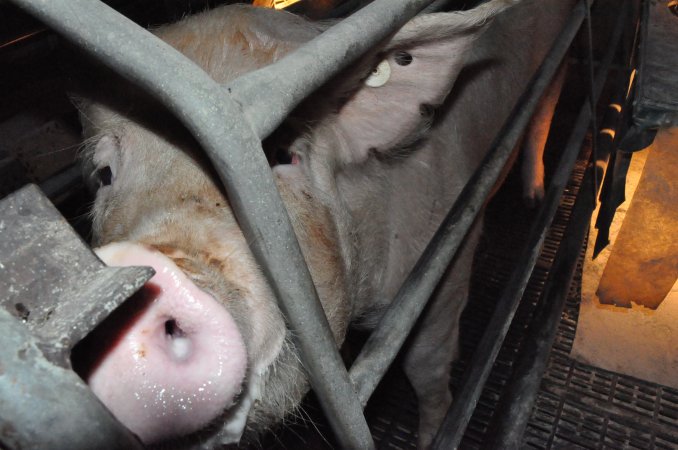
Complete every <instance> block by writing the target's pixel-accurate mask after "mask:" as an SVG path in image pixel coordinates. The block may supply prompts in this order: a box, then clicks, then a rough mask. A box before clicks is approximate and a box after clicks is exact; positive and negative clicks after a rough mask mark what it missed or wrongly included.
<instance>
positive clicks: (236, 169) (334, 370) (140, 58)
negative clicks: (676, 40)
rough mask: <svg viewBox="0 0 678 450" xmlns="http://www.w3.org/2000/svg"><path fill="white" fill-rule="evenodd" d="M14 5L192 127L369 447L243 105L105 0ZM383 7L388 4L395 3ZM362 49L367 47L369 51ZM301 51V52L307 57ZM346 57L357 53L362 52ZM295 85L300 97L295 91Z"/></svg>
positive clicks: (358, 441) (325, 391)
mask: <svg viewBox="0 0 678 450" xmlns="http://www.w3.org/2000/svg"><path fill="white" fill-rule="evenodd" d="M11 1H12V2H13V3H15V4H16V5H17V6H19V7H21V8H23V9H25V10H26V11H27V12H29V13H30V14H32V15H33V16H35V17H37V18H38V19H40V20H42V21H43V22H45V23H46V24H48V25H49V26H50V27H52V28H54V29H55V30H56V31H58V32H60V33H61V34H63V35H65V36H66V37H68V38H69V39H70V40H72V41H73V42H75V43H76V44H77V45H78V46H80V47H81V48H83V49H84V50H86V51H87V52H88V53H90V54H91V55H93V56H94V57H96V58H97V59H99V60H100V61H101V62H102V63H104V64H106V65H108V66H109V67H111V68H112V69H113V70H115V71H116V72H118V73H120V74H121V75H123V76H124V77H126V78H128V79H130V80H132V81H133V82H134V83H136V84H137V85H139V86H141V87H143V88H145V89H146V90H147V91H148V92H150V93H151V94H152V95H153V96H155V97H156V98H158V99H159V100H160V101H161V102H162V103H163V104H164V105H165V106H167V107H168V108H169V110H170V111H172V112H173V113H174V114H175V115H176V117H177V118H179V119H180V120H181V121H182V122H183V123H184V124H185V125H186V127H187V128H188V129H189V131H191V133H192V134H193V135H194V136H195V138H196V139H197V140H198V142H199V143H200V144H201V145H202V147H203V149H204V150H205V152H206V153H207V155H208V156H209V158H210V160H211V161H212V163H213V164H214V167H215V168H216V170H217V172H218V173H219V176H220V178H221V180H222V182H223V183H224V186H225V187H226V191H227V193H228V197H229V200H230V202H231V204H232V207H233V210H234V212H235V215H236V217H237V219H238V222H239V224H240V226H241V229H242V230H243V233H244V235H245V238H246V239H247V241H248V242H249V243H250V245H251V249H252V252H253V254H254V256H255V258H256V260H257V261H258V262H259V264H260V265H261V266H262V268H263V271H264V274H265V275H266V277H267V279H268V280H269V282H270V284H271V286H272V288H273V290H274V292H275V294H276V297H277V298H278V301H279V304H280V308H281V310H282V311H283V313H284V315H285V317H286V319H287V321H288V324H289V326H290V328H291V330H292V333H293V334H294V336H295V338H296V341H297V345H298V347H299V349H300V353H301V358H302V361H303V363H304V367H305V368H306V369H307V371H308V374H309V378H310V381H311V385H312V387H313V389H314V390H315V392H316V394H317V395H318V397H319V398H320V400H321V404H322V406H323V409H324V411H325V414H326V415H327V417H328V420H329V422H330V424H331V426H332V428H333V430H334V431H335V433H336V437H337V440H338V442H339V443H340V445H341V446H342V447H344V448H373V446H374V443H373V442H372V438H371V436H370V433H369V429H368V428H367V424H366V422H365V418H364V416H363V413H362V408H361V405H360V403H359V402H358V400H357V397H356V395H355V390H354V388H353V386H352V384H351V382H350V380H349V378H348V374H347V372H346V368H345V367H344V364H343V362H342V360H341V358H340V356H339V353H338V351H337V346H336V344H335V342H334V340H333V337H332V333H331V331H330V328H329V325H328V323H327V319H326V317H325V315H324V312H323V310H322V307H321V306H320V303H319V301H318V297H317V293H316V291H315V287H314V285H313V282H312V280H311V276H310V274H309V272H308V268H307V266H306V263H305V261H304V258H303V256H302V254H301V250H300V248H299V244H298V242H297V240H296V237H295V235H294V232H293V229H292V226H291V224H290V221H289V217H288V216H287V212H286V210H285V208H284V206H283V204H282V201H281V199H280V195H279V193H278V191H277V189H276V186H275V184H274V181H273V177H272V174H271V170H270V168H269V166H268V163H267V161H266V158H265V156H264V153H263V150H262V149H261V142H260V139H259V136H258V135H257V133H255V132H254V129H253V127H252V126H251V125H250V124H249V123H247V122H246V121H245V120H243V117H242V110H241V108H240V105H239V104H238V103H237V102H235V101H234V100H233V99H232V98H231V97H230V96H229V95H228V94H227V90H226V89H223V88H221V87H220V86H219V85H217V84H216V83H215V82H214V81H213V80H212V79H211V78H210V77H209V76H208V75H207V74H206V73H205V72H203V71H202V70H201V69H200V68H199V67H197V66H195V65H194V64H193V63H192V62H190V61H189V60H188V59H186V58H185V57H184V56H183V55H181V54H180V53H179V52H178V51H176V50H175V49H173V48H171V47H170V46H169V45H167V44H166V43H164V42H162V41H161V40H159V39H158V38H156V37H155V36H152V35H151V34H150V33H148V32H146V31H144V30H141V29H140V28H139V27H137V26H136V25H134V24H133V23H132V22H130V21H129V20H127V19H125V18H124V17H123V16H121V15H120V14H118V13H117V12H115V11H114V10H112V9H111V8H109V7H107V6H106V5H104V4H102V3H100V2H92V1H89V0H11ZM380 3H381V4H382V7H383V5H384V4H386V3H389V4H390V3H391V0H388V1H386V0H382V1H381V2H380ZM393 3H396V2H393ZM398 3H402V4H403V5H406V6H409V8H410V9H407V8H406V9H407V10H412V14H414V12H416V9H415V8H414V7H413V6H412V5H414V4H417V3H420V4H422V6H423V5H424V3H426V2H424V1H421V0H420V1H419V2H407V1H402V2H398ZM380 10H381V9H379V11H380ZM403 17H405V16H402V17H401V20H404V18H403ZM393 20H394V21H393V22H392V26H396V25H397V24H398V23H399V22H397V21H395V20H396V19H393ZM379 29H380V30H385V29H384V28H382V27H379ZM382 32H384V33H386V31H382ZM356 45H358V46H359V48H361V49H363V50H366V49H367V46H366V45H362V44H360V43H357V44H356ZM346 51H347V52H349V51H348V50H346ZM304 52H305V50H301V53H302V56H301V57H302V58H304V55H303V54H304ZM349 53H350V54H351V55H352V56H353V57H357V56H358V53H357V52H353V51H351V52H349ZM315 66H317V65H315V64H314V67H315ZM335 69H336V67H335ZM318 70H320V71H321V72H322V75H320V76H319V77H318V78H316V79H315V82H316V83H321V82H322V81H321V80H322V78H323V77H329V76H331V74H332V72H331V71H330V70H329V69H325V68H319V69H318ZM300 82H303V83H305V82H306V80H305V79H302V80H300ZM289 88H290V89H292V90H293V91H294V92H296V93H297V94H296V95H297V96H298V95H301V94H299V92H301V91H299V90H298V89H295V88H294V87H292V86H290V87H289ZM302 91H303V90H302ZM281 95H285V94H284V92H283V93H281ZM290 98H291V101H289V102H287V103H286V105H287V106H286V107H284V106H280V103H278V106H276V108H275V109H276V111H277V113H278V114H282V111H283V109H284V108H291V107H292V105H293V104H294V102H295V101H298V99H297V98H296V96H293V97H290ZM277 117H278V118H279V119H280V116H277ZM276 120H277V119H276ZM267 123H268V124H269V126H271V124H273V123H274V121H271V120H270V119H269V120H268V121H267ZM260 129H261V128H259V130H260Z"/></svg>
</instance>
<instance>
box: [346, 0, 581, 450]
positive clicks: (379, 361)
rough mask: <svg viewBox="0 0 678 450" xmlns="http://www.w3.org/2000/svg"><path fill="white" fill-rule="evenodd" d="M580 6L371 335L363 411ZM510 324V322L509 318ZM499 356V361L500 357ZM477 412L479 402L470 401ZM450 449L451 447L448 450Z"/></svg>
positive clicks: (571, 30)
mask: <svg viewBox="0 0 678 450" xmlns="http://www.w3.org/2000/svg"><path fill="white" fill-rule="evenodd" d="M584 1H585V0H581V1H580V2H579V3H578V4H577V6H576V7H575V8H574V10H573V11H572V14H571V15H570V18H569V19H568V22H567V23H566V25H565V27H564V28H563V31H562V32H561V34H560V35H559V37H558V38H557V40H556V42H555V43H554V45H553V47H552V48H551V50H550V52H549V54H548V55H547V57H546V59H545V60H544V62H543V63H542V65H541V66H540V67H539V69H538V71H537V73H536V74H535V76H534V77H533V79H532V80H531V82H530V84H529V86H528V88H527V90H526V91H525V92H524V93H523V95H522V96H521V98H520V100H519V101H518V104H517V106H516V108H515V109H514V113H513V114H512V115H511V117H512V118H513V120H511V121H509V122H508V123H507V124H506V125H505V126H504V127H503V128H502V129H501V131H500V132H499V134H498V135H497V138H496V139H495V141H494V144H493V145H492V148H491V150H490V151H489V153H488V155H487V157H486V158H485V160H484V162H483V164H482V166H481V167H480V169H479V170H478V171H477V172H476V173H475V174H474V176H473V177H472V178H471V180H470V181H469V183H468V184H467V185H466V187H465V188H464V190H463V191H462V193H461V195H460V196H459V199H458V200H457V201H456V203H455V204H454V206H453V207H452V209H451V210H450V212H449V213H448V214H447V216H446V217H445V219H444V220H443V223H442V224H441V225H440V228H439V229H438V231H437V232H436V234H435V235H434V236H433V239H432V240H431V242H430V243H429V244H428V246H427V247H426V249H425V250H424V253H423V255H422V256H421V258H420V259H419V261H418V262H417V264H416V265H415V266H414V268H413V269H412V271H411V272H410V274H409V275H408V277H407V279H406V280H405V283H404V284H403V286H402V287H401V288H400V291H399V292H398V294H397V295H396V297H395V299H394V300H393V303H392V304H391V306H390V307H389V309H388V310H387V311H386V313H385V314H384V316H383V317H382V319H381V321H380V322H379V325H378V326H377V328H376V329H375V330H374V331H373V332H372V334H371V335H370V337H369V339H368V341H367V343H366V344H365V346H364V347H363V350H362V352H361V353H360V355H359V356H358V358H357V359H356V361H355V362H354V363H353V366H352V367H351V370H350V372H349V374H350V377H351V379H352V380H353V382H354V383H355V384H356V386H357V387H358V396H359V398H360V401H361V402H362V404H363V405H365V404H366V402H367V400H368V399H369V398H370V396H371V395H372V392H373V391H374V389H375V388H376V386H377V384H378V383H379V381H380V380H381V378H382V377H383V375H384V373H385V372H386V370H387V369H388V367H389V366H390V365H391V363H392V362H393V360H394V359H395V356H396V355H397V353H398V351H399V350H400V347H401V346H402V344H403V343H404V341H405V339H406V338H407V336H408V334H409V332H410V330H411V329H412V327H413V326H414V324H415V322H416V321H417V319H418V317H419V315H420V314H421V311H422V310H423V309H424V306H425V305H426V302H427V301H428V299H429V297H430V296H431V294H432V293H433V291H434V289H435V287H436V286H437V284H438V282H439V280H440V278H441V277H442V275H443V274H444V272H445V270H446V269H447V267H448V265H449V264H450V262H451V261H452V258H453V257H454V255H455V254H456V252H457V250H458V249H459V247H460V246H461V243H462V241H463V239H464V237H465V236H466V234H467V233H468V231H469V229H470V228H471V226H472V225H473V222H474V221H475V219H476V216H477V214H478V212H479V211H480V210H481V208H482V205H483V204H484V203H485V201H486V199H487V196H488V195H489V193H490V191H491V190H492V188H493V186H494V185H495V184H496V181H497V179H498V178H499V175H500V174H501V172H502V170H503V169H504V166H505V165H506V162H507V161H508V159H509V157H510V155H511V153H512V152H513V149H514V148H515V145H516V143H517V142H518V139H519V138H520V136H521V135H522V133H523V130H524V129H525V127H526V126H527V124H528V122H529V120H530V118H531V116H532V113H533V112H534V109H535V108H536V106H537V104H538V102H539V99H540V98H541V96H542V93H543V92H544V90H545V89H546V87H547V86H548V85H549V83H550V80H551V78H553V75H554V74H555V73H556V70H557V69H558V67H559V66H560V62H561V61H562V59H563V57H564V56H565V54H566V52H567V50H568V48H569V46H570V43H571V42H572V40H573V39H574V37H575V35H576V34H577V30H578V29H579V27H580V25H581V23H582V20H583V19H584V17H585V14H586V8H585V4H584ZM509 319H510V318H509ZM495 356H496V355H495ZM466 400H468V401H469V404H472V406H471V409H472V408H473V407H474V406H475V402H476V401H477V398H476V399H472V398H467V399H464V400H462V401H461V402H460V400H459V399H456V400H455V403H454V404H455V405H459V404H461V403H462V402H464V401H466ZM449 448H451V447H449Z"/></svg>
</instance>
